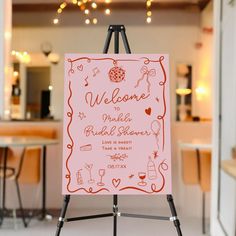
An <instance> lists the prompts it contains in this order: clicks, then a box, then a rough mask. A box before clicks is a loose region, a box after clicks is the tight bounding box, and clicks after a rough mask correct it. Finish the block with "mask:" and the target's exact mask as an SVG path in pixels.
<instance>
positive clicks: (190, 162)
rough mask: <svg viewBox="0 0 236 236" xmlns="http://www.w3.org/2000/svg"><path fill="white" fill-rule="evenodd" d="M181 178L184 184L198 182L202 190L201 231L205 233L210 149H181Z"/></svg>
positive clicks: (209, 178) (209, 188)
mask: <svg viewBox="0 0 236 236" xmlns="http://www.w3.org/2000/svg"><path fill="white" fill-rule="evenodd" d="M181 158H182V179H183V182H184V184H186V185H196V184H199V185H200V188H201V190H202V233H203V234H205V233H206V219H205V218H206V214H205V211H206V192H210V191H211V151H207V150H201V151H200V150H199V149H195V150H192V149H191V150H190V149H189V150H187V149H186V150H184V149H182V150H181Z"/></svg>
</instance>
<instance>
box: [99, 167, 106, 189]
mask: <svg viewBox="0 0 236 236" xmlns="http://www.w3.org/2000/svg"><path fill="white" fill-rule="evenodd" d="M98 174H99V175H100V177H101V179H100V182H98V183H97V185H98V186H104V185H105V184H104V183H103V182H102V178H103V176H104V175H105V169H99V171H98Z"/></svg>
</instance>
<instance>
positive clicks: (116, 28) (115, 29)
mask: <svg viewBox="0 0 236 236" xmlns="http://www.w3.org/2000/svg"><path fill="white" fill-rule="evenodd" d="M113 33H114V51H115V53H116V54H118V53H119V35H120V34H121V36H122V40H123V43H124V47H125V51H126V53H127V54H130V53H131V50H130V47H129V43H128V39H127V36H126V33H125V27H124V25H110V26H109V28H108V34H107V39H106V42H105V46H104V50H103V53H108V49H109V46H110V42H111V38H112V34H113ZM69 201H70V195H66V196H65V197H64V203H63V207H62V210H61V214H60V217H59V220H58V224H57V231H56V234H55V235H56V236H59V235H60V232H61V229H62V227H63V225H64V222H71V221H79V220H88V219H95V218H105V217H113V236H117V217H118V216H122V217H132V218H143V219H152V220H165V221H171V222H173V223H174V226H175V227H176V231H177V233H178V236H182V232H181V229H180V221H179V219H178V217H177V212H176V209H175V205H174V200H173V197H172V195H167V201H168V203H169V207H170V211H171V217H168V216H152V215H140V214H129V213H121V212H119V211H118V196H117V195H113V212H112V213H106V214H99V215H89V216H80V217H73V218H65V215H66V211H67V207H68V204H69Z"/></svg>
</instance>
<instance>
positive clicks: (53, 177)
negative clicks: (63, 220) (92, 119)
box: [0, 0, 236, 236]
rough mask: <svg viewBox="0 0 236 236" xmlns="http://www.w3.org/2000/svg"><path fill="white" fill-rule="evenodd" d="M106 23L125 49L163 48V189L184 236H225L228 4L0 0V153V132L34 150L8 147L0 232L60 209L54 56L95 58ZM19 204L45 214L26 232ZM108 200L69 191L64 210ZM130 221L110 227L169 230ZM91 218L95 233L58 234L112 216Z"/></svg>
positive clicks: (148, 202)
mask: <svg viewBox="0 0 236 236" xmlns="http://www.w3.org/2000/svg"><path fill="white" fill-rule="evenodd" d="M110 24H124V25H125V26H126V30H127V36H128V40H129V43H130V46H131V51H132V52H133V53H167V54H169V55H170V79H171V88H170V94H171V115H172V117H171V129H172V165H173V196H174V198H175V204H176V206H177V210H178V215H179V218H180V220H181V223H182V227H183V235H189V236H196V235H203V234H208V235H212V236H218V235H228V236H235V235H236V181H235V180H236V149H235V146H236V105H235V101H236V83H235V77H236V69H235V68H236V67H235V64H236V46H235V45H236V41H235V40H236V37H235V35H236V6H235V0H217V1H216V0H215V1H211V0H153V1H151V0H127V1H125V0H106V1H105V0H97V1H95V0H94V1H93V0H91V1H89V0H83V1H82V0H81V1H79V0H72V1H71V0H65V1H59V0H34V1H30V0H1V1H0V152H1V155H2V157H1V160H3V159H4V158H3V156H4V153H5V150H6V149H5V147H6V143H7V141H6V140H5V139H4V137H5V136H12V137H15V136H20V137H22V136H24V137H27V136H28V137H31V136H37V137H40V138H41V139H40V140H41V142H40V145H41V147H43V148H38V147H34V145H33V144H34V141H33V140H30V141H29V143H28V144H29V145H28V146H27V142H26V143H25V144H24V145H20V144H19V145H17V144H13V147H10V149H9V150H10V151H8V153H7V160H8V161H7V166H8V167H9V168H8V169H7V175H6V179H7V188H6V189H5V190H6V191H3V190H4V186H3V184H1V185H0V186H1V188H0V189H1V209H2V208H3V207H4V208H5V207H6V209H8V210H6V211H5V210H4V214H6V215H8V217H7V218H4V221H3V222H2V224H1V227H0V235H14V234H20V235H21V234H22V235H28V234H32V232H34V234H35V235H42V232H44V233H43V235H52V234H53V233H54V231H55V229H56V217H58V215H59V210H60V208H61V206H62V195H61V165H62V126H63V79H64V54H65V53H75V52H76V53H101V52H102V49H103V46H104V42H105V38H106V34H107V29H108V26H109V25H110ZM112 48H113V47H112V46H111V49H112ZM110 52H111V53H113V50H110ZM121 52H124V49H123V48H122V49H121ZM45 139H47V140H48V139H50V140H51V142H46V141H45ZM11 142H14V140H11ZM46 147H47V149H46ZM43 154H45V155H43ZM32 156H34V158H32ZM30 157H31V158H30ZM32 159H33V160H32ZM22 160H23V161H22ZM43 160H44V161H45V162H43ZM2 162H3V161H2ZM2 162H1V168H0V178H1V181H2V179H3V169H2V166H3V163H2ZM22 163H23V164H22ZM45 166H46V167H45ZM12 180H13V181H12ZM14 182H15V183H16V187H15V183H14ZM44 183H45V184H44ZM18 187H19V188H18ZM19 189H20V194H19V191H18V190H19ZM3 192H5V194H3ZM4 196H5V197H4ZM19 198H20V199H19ZM42 198H44V199H42ZM3 199H5V201H4V200H3ZM19 200H21V201H19ZM44 200H45V201H44ZM21 203H22V206H23V208H24V210H25V212H26V213H27V215H30V214H31V215H32V214H34V213H35V212H37V211H36V210H37V209H39V210H40V214H42V215H43V218H44V219H43V221H40V220H37V219H36V218H37V217H33V219H32V220H31V222H30V223H29V224H28V227H27V228H25V227H24V224H25V225H26V224H27V223H28V221H27V220H28V219H23V221H22V211H21V208H20V207H19V206H20V204H21ZM119 204H120V207H121V208H122V209H129V210H130V211H134V212H135V211H139V212H152V213H153V214H154V213H160V212H161V213H164V214H165V213H169V209H168V206H167V204H166V201H165V196H157V197H155V196H150V197H140V196H139V197H131V196H122V197H120V203H119ZM42 205H43V206H44V207H43V208H42ZM111 206H112V200H111V197H108V196H106V197H101V196H99V197H81V196H77V197H74V198H73V201H72V202H71V204H70V209H69V213H68V214H72V213H74V214H78V213H79V214H81V212H84V213H88V212H91V211H99V210H104V209H105V210H106V209H110V208H111ZM2 212H3V211H2ZM33 216H34V215H33ZM50 216H53V219H51V217H50ZM54 217H55V218H54ZM135 222H136V221H132V220H131V221H128V222H127V221H124V220H121V222H120V224H121V226H120V227H121V229H120V234H121V235H144V233H145V234H146V235H152V234H153V232H155V231H156V232H159V233H160V235H175V234H176V233H175V231H173V229H169V228H172V225H168V224H163V223H157V222H154V223H149V222H146V221H145V222H144V223H143V224H142V225H143V227H140V226H139V225H137V224H138V223H137V222H136V223H135ZM129 223H130V225H129ZM71 224H72V223H71ZM91 224H93V225H96V227H97V228H96V227H95V228H94V229H91V228H92V227H91V226H90V224H89V223H88V222H86V223H79V224H77V225H76V226H75V225H74V226H71V225H66V226H65V231H64V232H63V233H64V234H63V235H68V234H70V235H76V232H77V230H79V229H80V230H81V232H84V235H90V233H91V235H92V233H93V234H94V233H96V235H111V226H110V225H111V222H108V221H106V220H104V221H102V220H97V222H95V223H94V222H93V223H92V222H91ZM145 224H146V225H145ZM102 225H106V226H107V228H103V227H102ZM109 227H110V228H109ZM139 227H140V228H139ZM66 230H68V231H66ZM90 231H91V232H90ZM157 234H158V233H157Z"/></svg>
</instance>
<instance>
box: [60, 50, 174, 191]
mask: <svg viewBox="0 0 236 236" xmlns="http://www.w3.org/2000/svg"><path fill="white" fill-rule="evenodd" d="M169 107H170V100H169V58H168V55H164V54H163V55H162V54H150V55H146V54H145V55H144V54H96V55H94V54H89V55H83V54H66V56H65V83H64V140H63V175H62V178H63V194H70V195H71V194H82V195H83V194H87V195H97V194H101V195H103V194H119V195H120V194H146V195H151V194H170V193H171V143H170V111H169Z"/></svg>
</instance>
